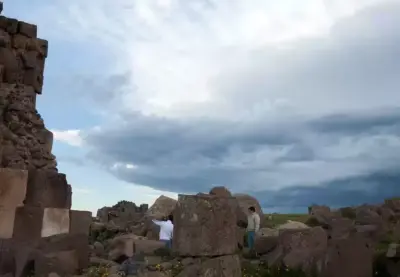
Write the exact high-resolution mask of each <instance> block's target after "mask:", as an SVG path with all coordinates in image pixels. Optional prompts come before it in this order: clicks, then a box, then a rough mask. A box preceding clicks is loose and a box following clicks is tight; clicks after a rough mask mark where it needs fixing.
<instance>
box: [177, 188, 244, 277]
mask: <svg viewBox="0 0 400 277" xmlns="http://www.w3.org/2000/svg"><path fill="white" fill-rule="evenodd" d="M235 201H236V199H235V198H233V197H218V196H215V195H207V194H200V195H179V198H178V203H177V205H176V208H175V211H174V239H173V250H174V252H175V253H176V254H178V255H179V256H181V257H195V258H201V259H199V260H200V261H201V262H199V263H196V264H194V265H191V266H189V267H185V269H184V270H183V272H181V273H180V275H179V276H210V277H219V276H230V277H238V276H241V268H240V260H239V257H238V256H237V255H235V252H236V250H237V238H236V222H237V217H236V209H235V208H234V207H235V206H234V204H233V203H235Z"/></svg>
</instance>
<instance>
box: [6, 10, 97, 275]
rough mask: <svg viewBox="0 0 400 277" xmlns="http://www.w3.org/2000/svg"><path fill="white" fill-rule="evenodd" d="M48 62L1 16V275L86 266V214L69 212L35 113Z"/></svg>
mask: <svg viewBox="0 0 400 277" xmlns="http://www.w3.org/2000/svg"><path fill="white" fill-rule="evenodd" d="M2 9H3V4H2V3H1V4H0V12H1V11H2ZM47 54H48V43H47V41H45V40H43V39H39V38H37V27H36V25H33V24H30V23H26V22H23V21H18V20H16V19H12V18H7V17H4V16H0V275H10V276H33V275H35V276H51V275H57V276H61V277H64V276H71V275H73V274H75V273H78V271H80V270H81V269H83V268H86V267H87V266H88V257H89V244H88V228H89V224H90V221H91V213H87V212H79V211H71V210H70V208H71V194H72V190H71V186H70V185H69V184H68V183H67V180H66V176H65V175H64V174H60V173H58V170H57V162H56V157H55V156H54V155H53V154H52V153H51V151H52V145H53V134H52V133H51V132H50V131H49V130H48V129H47V128H46V127H45V124H44V122H43V119H42V118H41V116H40V114H39V113H38V111H37V110H36V96H37V94H41V93H42V86H43V72H44V66H45V58H46V57H47Z"/></svg>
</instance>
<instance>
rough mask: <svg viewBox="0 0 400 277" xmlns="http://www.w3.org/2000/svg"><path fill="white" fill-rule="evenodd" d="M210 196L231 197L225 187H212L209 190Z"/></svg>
mask: <svg viewBox="0 0 400 277" xmlns="http://www.w3.org/2000/svg"><path fill="white" fill-rule="evenodd" d="M210 194H211V195H215V196H219V197H232V194H231V192H230V191H229V190H228V189H227V188H226V187H214V188H212V189H211V190H210Z"/></svg>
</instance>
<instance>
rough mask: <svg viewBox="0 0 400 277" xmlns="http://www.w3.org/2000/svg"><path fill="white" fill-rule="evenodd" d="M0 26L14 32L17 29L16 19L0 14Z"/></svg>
mask: <svg viewBox="0 0 400 277" xmlns="http://www.w3.org/2000/svg"><path fill="white" fill-rule="evenodd" d="M0 28H1V29H3V30H5V31H6V32H8V33H10V34H16V33H17V31H18V20H16V19H14V18H8V17H5V16H0Z"/></svg>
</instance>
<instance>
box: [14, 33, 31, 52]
mask: <svg viewBox="0 0 400 277" xmlns="http://www.w3.org/2000/svg"><path fill="white" fill-rule="evenodd" d="M28 43H29V38H28V37H26V36H23V35H21V34H16V35H14V36H13V37H12V47H13V48H16V49H22V50H25V49H26V48H27V45H28Z"/></svg>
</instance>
